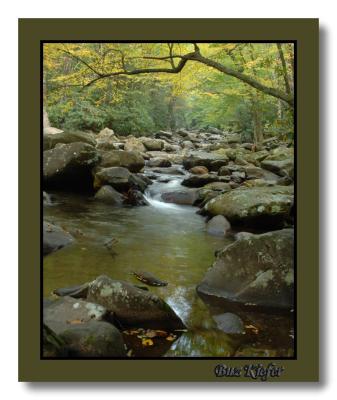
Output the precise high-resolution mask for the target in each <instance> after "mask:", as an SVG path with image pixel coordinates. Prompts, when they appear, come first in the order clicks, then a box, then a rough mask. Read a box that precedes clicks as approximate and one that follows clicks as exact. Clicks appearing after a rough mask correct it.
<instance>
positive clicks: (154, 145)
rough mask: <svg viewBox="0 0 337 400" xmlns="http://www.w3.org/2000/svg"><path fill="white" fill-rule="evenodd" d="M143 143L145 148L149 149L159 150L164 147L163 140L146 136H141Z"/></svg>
mask: <svg viewBox="0 0 337 400" xmlns="http://www.w3.org/2000/svg"><path fill="white" fill-rule="evenodd" d="M140 140H141V141H142V143H143V145H144V146H145V147H146V150H149V151H161V150H163V148H164V141H163V140H160V139H152V138H148V137H141V138H140Z"/></svg>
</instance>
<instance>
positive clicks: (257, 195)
mask: <svg viewBox="0 0 337 400" xmlns="http://www.w3.org/2000/svg"><path fill="white" fill-rule="evenodd" d="M293 192H294V187H293V186H263V187H239V188H237V189H233V190H231V191H229V192H227V193H224V194H221V195H219V196H217V197H215V198H214V199H212V200H210V201H209V202H208V203H207V204H206V205H205V207H204V209H203V212H205V213H206V214H209V215H213V216H214V215H223V216H225V217H226V218H227V219H228V220H229V221H230V222H231V223H233V224H245V225H260V226H263V225H276V226H277V225H279V224H280V223H282V222H283V221H284V220H285V219H287V218H288V217H289V216H290V214H291V211H292V207H293V201H294V195H293Z"/></svg>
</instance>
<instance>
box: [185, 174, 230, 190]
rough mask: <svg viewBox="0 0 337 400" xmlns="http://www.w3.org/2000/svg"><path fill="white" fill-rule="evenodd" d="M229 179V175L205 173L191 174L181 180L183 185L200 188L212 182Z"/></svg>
mask: <svg viewBox="0 0 337 400" xmlns="http://www.w3.org/2000/svg"><path fill="white" fill-rule="evenodd" d="M228 181H229V177H227V176H218V175H211V174H204V175H191V176H189V177H188V178H185V179H184V180H183V181H182V182H181V184H182V185H183V186H188V187H195V188H198V187H202V186H205V185H207V184H208V183H212V182H228Z"/></svg>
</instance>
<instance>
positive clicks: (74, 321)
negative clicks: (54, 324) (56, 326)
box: [67, 319, 83, 325]
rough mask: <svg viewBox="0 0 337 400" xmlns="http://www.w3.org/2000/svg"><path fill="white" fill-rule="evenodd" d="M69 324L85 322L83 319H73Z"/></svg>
mask: <svg viewBox="0 0 337 400" xmlns="http://www.w3.org/2000/svg"><path fill="white" fill-rule="evenodd" d="M67 323H68V324H70V325H79V324H83V320H81V319H73V320H71V321H67Z"/></svg>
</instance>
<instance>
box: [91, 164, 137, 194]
mask: <svg viewBox="0 0 337 400" xmlns="http://www.w3.org/2000/svg"><path fill="white" fill-rule="evenodd" d="M130 178H131V173H130V171H129V170H128V169H126V168H123V167H109V168H103V169H101V170H100V171H99V172H97V173H96V174H95V180H94V187H95V189H99V188H100V187H102V186H104V185H110V186H112V187H113V188H114V189H116V190H119V191H126V190H128V189H129V188H130V186H131V180H130Z"/></svg>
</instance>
